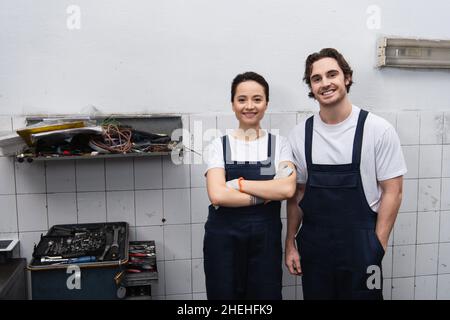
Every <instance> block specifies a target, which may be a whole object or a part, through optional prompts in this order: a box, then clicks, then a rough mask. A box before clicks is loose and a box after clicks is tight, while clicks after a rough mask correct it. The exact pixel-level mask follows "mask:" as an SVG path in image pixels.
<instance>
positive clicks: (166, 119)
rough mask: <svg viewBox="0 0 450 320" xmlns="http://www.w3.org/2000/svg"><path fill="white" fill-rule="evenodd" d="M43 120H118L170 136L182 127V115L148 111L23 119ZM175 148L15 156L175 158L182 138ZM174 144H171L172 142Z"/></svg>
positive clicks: (47, 158)
mask: <svg viewBox="0 0 450 320" xmlns="http://www.w3.org/2000/svg"><path fill="white" fill-rule="evenodd" d="M44 119H49V120H60V119H64V120H75V121H76V120H85V121H86V120H90V121H95V122H97V124H99V123H101V122H102V121H104V120H106V119H114V120H117V121H119V122H120V124H121V125H125V126H130V127H131V128H133V129H135V130H140V131H147V132H152V133H158V134H165V135H168V136H171V135H172V133H173V131H174V130H178V129H182V127H183V124H182V119H181V115H173V114H149V115H145V114H144V115H142V114H139V115H129V114H119V115H115V114H111V115H97V116H83V115H56V116H28V117H27V118H26V123H27V126H31V125H34V124H36V123H38V122H41V121H43V120H44ZM176 143H177V144H176V145H175V147H174V150H172V151H159V152H127V153H123V154H122V153H98V154H89V153H88V154H83V155H62V154H61V155H59V154H54V155H45V156H36V155H34V154H27V153H20V154H16V159H17V160H18V161H19V162H24V161H27V162H33V161H58V160H88V159H110V158H134V157H158V156H168V155H171V154H172V153H176V154H177V155H178V157H182V156H183V144H182V137H181V136H180V137H179V140H178V141H176ZM172 146H173V145H172Z"/></svg>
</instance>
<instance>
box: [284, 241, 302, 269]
mask: <svg viewBox="0 0 450 320" xmlns="http://www.w3.org/2000/svg"><path fill="white" fill-rule="evenodd" d="M285 264H286V267H287V268H288V269H289V272H290V273H291V274H292V275H295V276H299V275H301V274H302V267H301V265H300V255H299V253H298V250H297V248H295V246H294V245H288V246H286V253H285Z"/></svg>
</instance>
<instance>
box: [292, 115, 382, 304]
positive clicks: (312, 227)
mask: <svg viewBox="0 0 450 320" xmlns="http://www.w3.org/2000/svg"><path fill="white" fill-rule="evenodd" d="M367 115H368V112H367V111H364V110H361V111H360V114H359V118H358V124H357V127H356V131H355V137H354V141H353V155H352V163H350V164H339V165H318V164H313V163H312V155H311V150H312V138H313V119H314V118H313V117H310V118H309V119H308V120H307V121H306V127H305V155H306V164H307V169H308V179H307V182H306V189H305V194H304V197H303V199H302V200H301V201H300V203H299V206H300V208H301V209H302V211H303V213H304V216H303V224H302V227H301V229H300V231H299V233H298V235H297V238H296V240H297V246H298V248H299V253H300V257H301V266H302V271H303V277H302V284H303V294H304V298H305V299H347V300H349V299H370V300H371V299H383V296H382V284H383V278H382V269H381V260H382V259H383V256H384V249H383V246H382V245H381V243H380V241H379V240H378V237H377V235H376V233H375V226H376V220H377V213H376V212H374V211H373V210H372V209H371V207H370V206H369V204H368V202H367V200H366V196H365V194H364V189H363V185H362V180H361V174H360V162H361V147H362V140H363V131H364V123H365V120H366V118H367Z"/></svg>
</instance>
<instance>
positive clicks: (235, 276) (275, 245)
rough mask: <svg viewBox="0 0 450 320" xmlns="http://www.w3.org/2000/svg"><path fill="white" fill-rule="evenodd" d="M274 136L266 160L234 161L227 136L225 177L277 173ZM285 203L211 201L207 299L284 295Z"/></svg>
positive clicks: (205, 248)
mask: <svg viewBox="0 0 450 320" xmlns="http://www.w3.org/2000/svg"><path fill="white" fill-rule="evenodd" d="M273 140H275V139H274V138H273V137H272V135H271V134H269V136H268V148H267V154H268V158H267V160H265V161H261V162H259V161H258V162H252V163H249V162H236V161H234V162H233V161H231V152H230V144H229V143H230V142H229V140H228V136H224V137H223V138H222V145H223V155H224V162H225V172H226V180H227V181H229V180H233V179H237V178H239V177H243V178H244V179H246V180H270V179H272V178H273V177H274V175H275V168H274V160H273V159H274V156H275V143H272V141H273ZM280 207H281V204H280V202H279V201H271V202H269V203H268V204H266V205H264V204H260V205H254V206H249V207H240V208H228V207H219V209H217V210H216V209H215V208H214V207H213V206H212V205H210V206H209V214H208V220H207V222H206V224H205V237H204V242H203V253H204V268H205V281H206V292H207V297H208V299H210V300H244V299H254V300H256V299H265V300H268V299H270V300H280V299H281V277H282V269H281V264H282V261H281V259H282V247H281V219H280Z"/></svg>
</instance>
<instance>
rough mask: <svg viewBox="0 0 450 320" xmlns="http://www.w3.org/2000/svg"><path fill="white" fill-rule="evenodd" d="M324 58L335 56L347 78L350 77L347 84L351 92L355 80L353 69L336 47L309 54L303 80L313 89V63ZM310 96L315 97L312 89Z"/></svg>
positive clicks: (348, 90)
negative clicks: (353, 79) (353, 78)
mask: <svg viewBox="0 0 450 320" xmlns="http://www.w3.org/2000/svg"><path fill="white" fill-rule="evenodd" d="M323 58H333V59H334V60H336V61H337V63H338V65H339V67H340V68H341V69H342V71H343V72H344V77H345V79H350V82H349V84H348V85H346V88H347V92H350V87H351V86H352V84H353V81H352V75H353V70H352V68H351V67H350V65H349V64H348V62H347V61H346V60H345V58H344V56H343V55H342V54H341V53H340V52H339V51H337V50H336V49H334V48H324V49H322V50H320V51H319V52H314V53H312V54H310V55H309V56H308V58H306V62H305V74H304V76H303V80H304V81H305V82H306V84H307V85H308V87H309V89H311V79H310V78H311V73H312V66H313V63H314V62H316V61H318V60H320V59H323ZM308 96H309V97H310V98H314V94H313V93H312V91H310V92H309V93H308Z"/></svg>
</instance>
